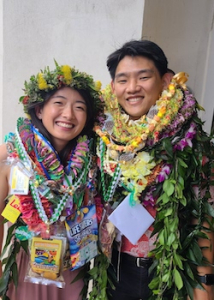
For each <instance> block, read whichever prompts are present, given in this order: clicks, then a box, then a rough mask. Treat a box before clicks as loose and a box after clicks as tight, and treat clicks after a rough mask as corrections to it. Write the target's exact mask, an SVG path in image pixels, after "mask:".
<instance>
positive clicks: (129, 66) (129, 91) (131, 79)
mask: <svg viewBox="0 0 214 300" xmlns="http://www.w3.org/2000/svg"><path fill="white" fill-rule="evenodd" d="M167 84H168V82H167V80H166V79H165V75H164V76H163V77H162V78H161V76H160V74H159V72H158V70H157V68H156V67H155V65H154V63H153V61H152V60H150V59H148V58H146V57H142V56H135V57H132V56H125V57H124V58H123V59H122V60H121V61H120V62H119V64H118V66H117V68H116V72H115V78H114V80H113V81H112V83H111V85H112V91H113V93H114V94H115V95H116V97H117V99H118V102H119V103H120V105H121V106H122V107H123V109H124V110H125V112H126V113H127V114H128V115H129V116H130V118H131V119H133V120H137V119H139V118H140V117H142V116H143V115H145V114H146V113H147V112H148V111H149V109H150V107H151V106H153V105H154V104H155V103H156V101H157V100H158V99H159V97H160V94H161V92H162V90H163V89H164V88H166V87H167Z"/></svg>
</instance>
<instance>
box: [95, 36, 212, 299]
mask: <svg viewBox="0 0 214 300" xmlns="http://www.w3.org/2000/svg"><path fill="white" fill-rule="evenodd" d="M107 66H108V70H109V72H110V75H111V78H112V82H111V90H110V89H109V88H107V89H106V92H105V93H104V99H105V102H106V107H107V114H106V116H107V118H106V121H105V122H104V125H103V126H100V127H96V132H97V134H98V135H99V136H100V147H99V151H98V156H99V157H100V165H101V167H100V171H101V182H102V193H103V200H104V202H105V203H106V205H105V207H108V209H106V214H107V215H108V218H105V219H104V221H103V223H102V225H101V248H102V250H103V252H104V253H107V254H108V255H109V257H110V251H109V248H108V247H109V245H111V243H112V244H113V248H114V250H113V254H112V263H113V266H114V270H115V271H116V272H117V276H118V281H117V283H116V284H115V287H116V288H115V289H111V290H110V294H111V296H110V299H113V300H135V299H136V300H138V299H144V300H145V299H149V297H150V296H151V299H186V297H187V296H188V295H189V296H190V297H193V291H194V293H195V295H194V299H202V298H203V300H211V299H212V291H211V287H210V285H208V284H210V282H208V281H207V278H209V279H210V277H212V275H211V274H212V268H211V267H210V266H208V265H205V266H204V267H200V269H198V270H199V274H200V275H201V277H199V276H198V275H197V270H196V266H198V265H202V264H204V260H203V255H202V252H201V249H200V248H199V246H198V238H201V241H200V243H201V245H202V246H204V245H205V246H206V247H207V248H206V249H205V250H204V253H203V254H204V256H206V258H207V259H208V260H209V261H210V262H211V263H212V256H213V252H212V249H211V246H212V234H211V233H210V232H208V231H207V230H206V229H205V232H206V234H205V233H204V232H202V230H203V229H204V228H203V225H204V224H205V222H208V223H209V218H208V217H209V215H210V211H211V210H209V204H208V198H210V185H211V181H210V176H211V160H212V159H213V148H212V146H211V143H210V139H209V137H207V135H206V133H205V132H203V130H202V128H201V123H200V120H199V119H198V116H197V107H198V106H197V102H196V100H195V98H194V97H193V96H192V95H191V94H190V93H189V92H188V90H187V89H186V86H185V81H186V75H185V73H179V74H177V75H175V76H174V77H173V78H172V76H171V74H169V72H168V69H167V59H166V56H165V54H164V52H163V51H162V49H161V48H160V47H159V46H158V45H156V44H155V43H153V42H151V41H146V40H144V41H131V42H128V43H126V44H124V45H123V46H122V47H121V48H120V49H118V50H117V51H115V52H114V53H112V54H111V55H110V56H109V57H108V60H107ZM171 79H172V80H171ZM202 140H204V143H203V142H202ZM205 140H206V141H205ZM205 155H206V159H202V158H203V157H205ZM204 191H206V193H205V192H204ZM109 207H110V209H109ZM109 210H111V211H112V210H113V213H112V214H110V213H109ZM210 217H212V216H210ZM193 220H196V221H194V222H193ZM112 223H113V224H114V225H115V228H116V232H120V235H121V236H122V237H121V240H120V242H119V244H118V243H115V241H114V242H113V239H114V237H115V235H114V234H113V233H112V230H110V228H111V229H112ZM208 223H206V224H208ZM207 227H208V226H207ZM102 232H103V233H102ZM206 235H209V237H210V238H211V239H210V240H207V239H206ZM116 239H117V240H118V237H117V238H116ZM205 243H206V244H205ZM107 244H108V247H107V246H106V245H107ZM151 265H152V267H151ZM150 267H151V268H152V270H151V268H150ZM149 268H150V271H151V273H149ZM205 274H209V275H207V276H205ZM152 279H153V280H152ZM200 280H201V281H202V282H204V283H205V284H204V287H205V289H206V290H200V289H198V288H200V287H201V286H200V283H199V282H200ZM201 289H202V287H201Z"/></svg>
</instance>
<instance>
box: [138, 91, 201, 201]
mask: <svg viewBox="0 0 214 300" xmlns="http://www.w3.org/2000/svg"><path fill="white" fill-rule="evenodd" d="M184 96H185V97H184V101H183V105H182V107H181V108H180V111H179V112H178V114H177V116H176V118H175V119H174V120H173V121H172V123H171V124H170V125H169V126H168V129H167V131H164V132H162V134H161V136H160V139H163V138H166V137H170V136H173V135H174V134H175V133H176V132H178V131H179V130H180V129H181V127H182V125H183V124H184V123H185V121H187V120H188V119H190V118H191V116H192V115H193V114H194V112H195V106H196V100H195V98H194V97H193V95H192V94H190V93H189V91H185V92H184ZM195 135H196V124H195V123H193V122H191V123H190V126H189V128H188V129H187V130H186V132H185V133H184V137H183V138H182V139H179V141H177V142H176V140H177V138H179V136H178V137H177V138H175V139H174V140H173V141H172V144H174V146H173V151H183V150H184V149H185V148H186V147H191V148H192V140H193V139H194V137H195ZM148 143H149V146H152V141H151V140H150V141H148ZM171 169H172V165H171V164H167V163H166V164H164V165H163V166H162V168H161V171H160V172H159V174H158V175H157V177H156V179H155V183H156V184H158V183H163V182H164V181H165V180H166V179H167V178H168V177H169V174H170V172H171ZM155 190H156V187H155V185H151V186H150V187H149V188H148V191H147V192H146V194H145V195H144V200H143V204H144V205H145V206H148V205H151V206H154V205H155V203H156V200H157V196H154V192H155Z"/></svg>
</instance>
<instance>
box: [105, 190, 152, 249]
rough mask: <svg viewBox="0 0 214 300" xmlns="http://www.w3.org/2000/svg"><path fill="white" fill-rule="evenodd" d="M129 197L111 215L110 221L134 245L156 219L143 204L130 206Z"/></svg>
mask: <svg viewBox="0 0 214 300" xmlns="http://www.w3.org/2000/svg"><path fill="white" fill-rule="evenodd" d="M129 198H130V195H128V196H127V197H126V198H125V199H124V200H123V201H122V202H121V203H120V204H119V205H118V207H117V208H116V209H115V210H114V211H113V212H112V213H111V215H110V216H109V217H108V219H109V220H110V221H111V222H112V223H113V224H114V226H115V227H116V228H117V229H119V230H120V232H121V233H122V234H123V235H124V236H125V237H126V238H127V239H128V240H129V241H130V242H131V243H132V244H133V245H136V243H137V241H138V240H139V239H140V238H141V236H142V235H143V234H144V233H145V232H146V230H147V229H148V228H149V227H150V225H152V223H153V222H154V218H153V217H152V216H151V215H150V213H149V212H148V211H147V210H146V209H145V208H144V207H143V206H142V204H136V205H134V206H131V205H130V202H129Z"/></svg>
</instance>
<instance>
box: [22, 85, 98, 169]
mask: <svg viewBox="0 0 214 300" xmlns="http://www.w3.org/2000/svg"><path fill="white" fill-rule="evenodd" d="M64 87H65V86H62V87H61V88H64ZM58 90H59V89H58ZM58 90H57V89H55V90H53V91H51V92H44V95H43V98H44V102H31V103H29V104H28V108H27V109H28V114H29V115H30V117H31V121H32V124H33V125H34V126H35V127H36V128H37V129H38V130H39V132H40V133H41V134H42V135H43V136H44V137H45V138H46V139H47V140H48V141H49V142H50V143H51V144H52V145H53V139H52V136H51V135H50V133H49V132H48V131H47V129H46V128H45V127H44V125H43V123H42V121H41V120H40V119H39V118H38V117H37V115H36V109H35V108H36V107H37V106H39V107H40V108H42V107H43V106H44V105H45V103H47V101H48V100H49V99H50V98H51V97H52V96H53V95H54V94H55V93H56V92H57V91H58ZM75 90H76V91H77V92H78V93H79V94H80V95H81V96H82V97H83V99H84V100H85V103H86V107H87V119H86V124H85V127H84V128H83V130H82V132H81V133H80V134H79V135H78V136H77V137H75V138H74V139H72V140H70V141H69V142H68V143H67V145H66V146H65V147H64V148H63V149H62V150H61V151H60V152H59V153H58V155H59V157H60V159H61V162H62V164H63V165H64V166H65V165H66V164H67V159H68V155H69V153H70V152H71V150H72V149H74V147H75V146H76V143H77V139H78V137H79V136H81V135H87V136H88V138H91V137H92V135H93V131H92V129H93V127H94V123H95V119H96V116H95V114H94V113H93V112H94V99H93V98H92V97H91V96H90V93H89V92H88V91H87V90H79V89H75Z"/></svg>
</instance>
